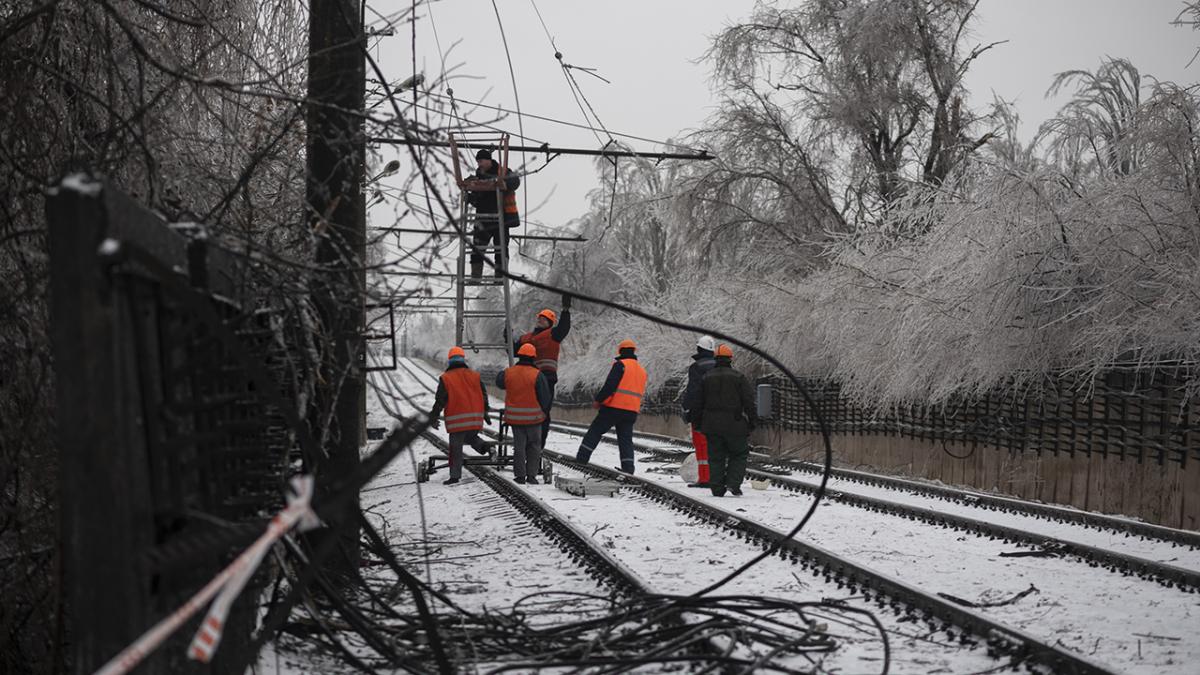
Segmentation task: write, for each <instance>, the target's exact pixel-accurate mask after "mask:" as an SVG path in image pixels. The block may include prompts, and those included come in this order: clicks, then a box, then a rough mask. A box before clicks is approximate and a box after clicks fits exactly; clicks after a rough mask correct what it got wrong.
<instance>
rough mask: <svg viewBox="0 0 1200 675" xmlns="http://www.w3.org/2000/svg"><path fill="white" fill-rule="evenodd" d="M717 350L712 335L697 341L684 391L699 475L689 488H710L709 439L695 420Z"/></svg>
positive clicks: (686, 414)
mask: <svg viewBox="0 0 1200 675" xmlns="http://www.w3.org/2000/svg"><path fill="white" fill-rule="evenodd" d="M716 348H717V341H716V340H714V339H713V338H712V336H710V335H702V336H700V339H699V340H697V341H696V353H695V354H693V355H692V363H691V365H689V366H688V374H687V388H686V389H684V390H683V419H684V421H685V422H687V423H688V424H691V425H692V447H694V448H695V449H696V469H697V473H698V476H697V478H696V482H695V483H688V487H699V488H704V487H708V439H706V438H705V437H704V434H703V433H702V432H701V431H700V428H699V427H698V426H697V425H696V423H695V419H694V418H697V417H699V416H700V410H699V408H698V407H697V403H698V401H699V398H700V383H701V382H702V381H703V380H704V374H705V373H707V372H708V371H710V370H712V369H713V366H715V365H716V361H715V360H714V358H713V350H715V349H716Z"/></svg>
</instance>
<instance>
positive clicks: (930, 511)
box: [556, 423, 1200, 593]
mask: <svg viewBox="0 0 1200 675" xmlns="http://www.w3.org/2000/svg"><path fill="white" fill-rule="evenodd" d="M556 424H558V423H556ZM558 427H559V429H560V430H561V431H565V432H566V433H570V434H572V435H575V436H580V437H582V436H583V433H584V431H583V429H582V428H580V427H576V426H574V425H562V424H558ZM605 440H606V441H610V442H611V435H609V436H606V438H605ZM634 446H635V448H636V449H638V450H641V451H642V452H645V453H649V454H652V455H658V456H670V457H676V456H679V455H680V453H679V452H673V451H669V450H664V449H663V448H661V447H656V446H654V445H650V444H647V443H645V442H644V441H643V442H638V441H636V440H635V442H634ZM751 466H753V467H758V468H750V469H748V470H747V472H746V473H747V475H748V476H750V477H752V478H760V479H764V480H768V481H770V482H772V483H773V484H775V485H777V486H779V487H780V488H783V489H785V490H789V491H792V492H797V493H801V494H806V495H812V494H815V493H816V484H815V483H816V480H815V479H814V482H812V483H809V482H806V481H803V480H797V479H795V478H790V477H788V476H783V475H780V474H779V472H778V471H777V470H764V467H765V466H769V465H767V464H766V463H764V462H759V461H754V462H751ZM825 498H826V499H829V500H832V501H836V502H839V503H842V504H846V505H849V506H854V507H858V508H862V509H866V510H869V511H875V512H878V513H885V514H889V515H894V516H898V517H901V518H907V519H910V520H918V521H922V522H926V523H929V524H931V525H937V526H939V527H949V528H952V529H955V530H962V531H964V532H970V533H972V534H975V535H979V536H986V537H994V538H997V539H1001V540H1004V541H1008V542H1011V543H1013V544H1018V545H1025V546H1031V547H1035V548H1036V549H1038V550H1041V551H1044V552H1047V553H1049V554H1053V555H1068V556H1074V557H1076V558H1079V559H1081V560H1084V561H1086V562H1087V563H1088V564H1089V565H1093V566H1099V567H1103V568H1105V569H1108V570H1111V571H1114V572H1119V573H1122V574H1133V575H1137V576H1138V577H1140V578H1142V579H1147V580H1152V581H1156V582H1158V583H1161V584H1163V585H1165V586H1167V587H1168V588H1179V589H1180V590H1182V591H1184V592H1189V593H1195V592H1200V571H1197V570H1194V569H1187V568H1184V567H1179V566H1176V565H1170V564H1166V563H1163V562H1159V561H1155V560H1149V559H1146V558H1143V557H1138V556H1134V555H1129V554H1127V553H1122V552H1119V551H1114V550H1112V549H1108V548H1103V547H1100V546H1094V545H1089V544H1085V543H1081V542H1079V541H1072V540H1069V539H1063V538H1060V537H1056V536H1053V535H1050V534H1047V533H1045V532H1035V531H1029V530H1025V529H1021V528H1018V527H1013V526H1010V525H1003V524H1000V523H996V522H993V521H991V520H982V519H979V518H972V517H968V516H965V515H961V514H956V513H950V512H947V511H943V510H937V509H934V508H928V507H922V506H916V505H913V504H906V503H901V502H898V501H892V500H889V499H884V498H880V497H874V496H867V495H862V494H857V493H854V492H848V491H844V490H839V489H837V488H836V487H830V488H828V489H827V490H826V493H825Z"/></svg>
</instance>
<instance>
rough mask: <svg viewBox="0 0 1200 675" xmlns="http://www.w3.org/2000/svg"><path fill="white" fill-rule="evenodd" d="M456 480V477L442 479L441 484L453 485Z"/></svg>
mask: <svg viewBox="0 0 1200 675" xmlns="http://www.w3.org/2000/svg"><path fill="white" fill-rule="evenodd" d="M458 481H459V479H458V478H447V479H446V480H444V481H442V485H454V484H455V483H457V482H458Z"/></svg>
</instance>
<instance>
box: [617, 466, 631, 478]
mask: <svg viewBox="0 0 1200 675" xmlns="http://www.w3.org/2000/svg"><path fill="white" fill-rule="evenodd" d="M613 471H620V472H621V473H627V474H629V475H630V476H632V475H633V469H626V468H625V467H622V466H614V467H613Z"/></svg>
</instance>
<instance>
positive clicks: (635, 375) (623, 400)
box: [600, 359, 646, 413]
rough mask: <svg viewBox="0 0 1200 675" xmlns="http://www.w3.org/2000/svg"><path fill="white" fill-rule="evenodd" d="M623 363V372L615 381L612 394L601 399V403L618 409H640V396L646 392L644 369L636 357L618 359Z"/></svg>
mask: <svg viewBox="0 0 1200 675" xmlns="http://www.w3.org/2000/svg"><path fill="white" fill-rule="evenodd" d="M620 361H621V363H623V364H625V374H624V375H622V376H621V381H620V382H618V383H617V390H616V391H615V392H613V395H612V396H609V397H608V398H606V399H604V400H603V401H601V402H600V403H601V405H606V406H608V407H610V408H617V409H618V410H632V411H633V412H635V413H636V412H641V411H642V396H644V395H645V393H646V369H645V368H643V367H642V364H640V363H638V362H637V359H620Z"/></svg>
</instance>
